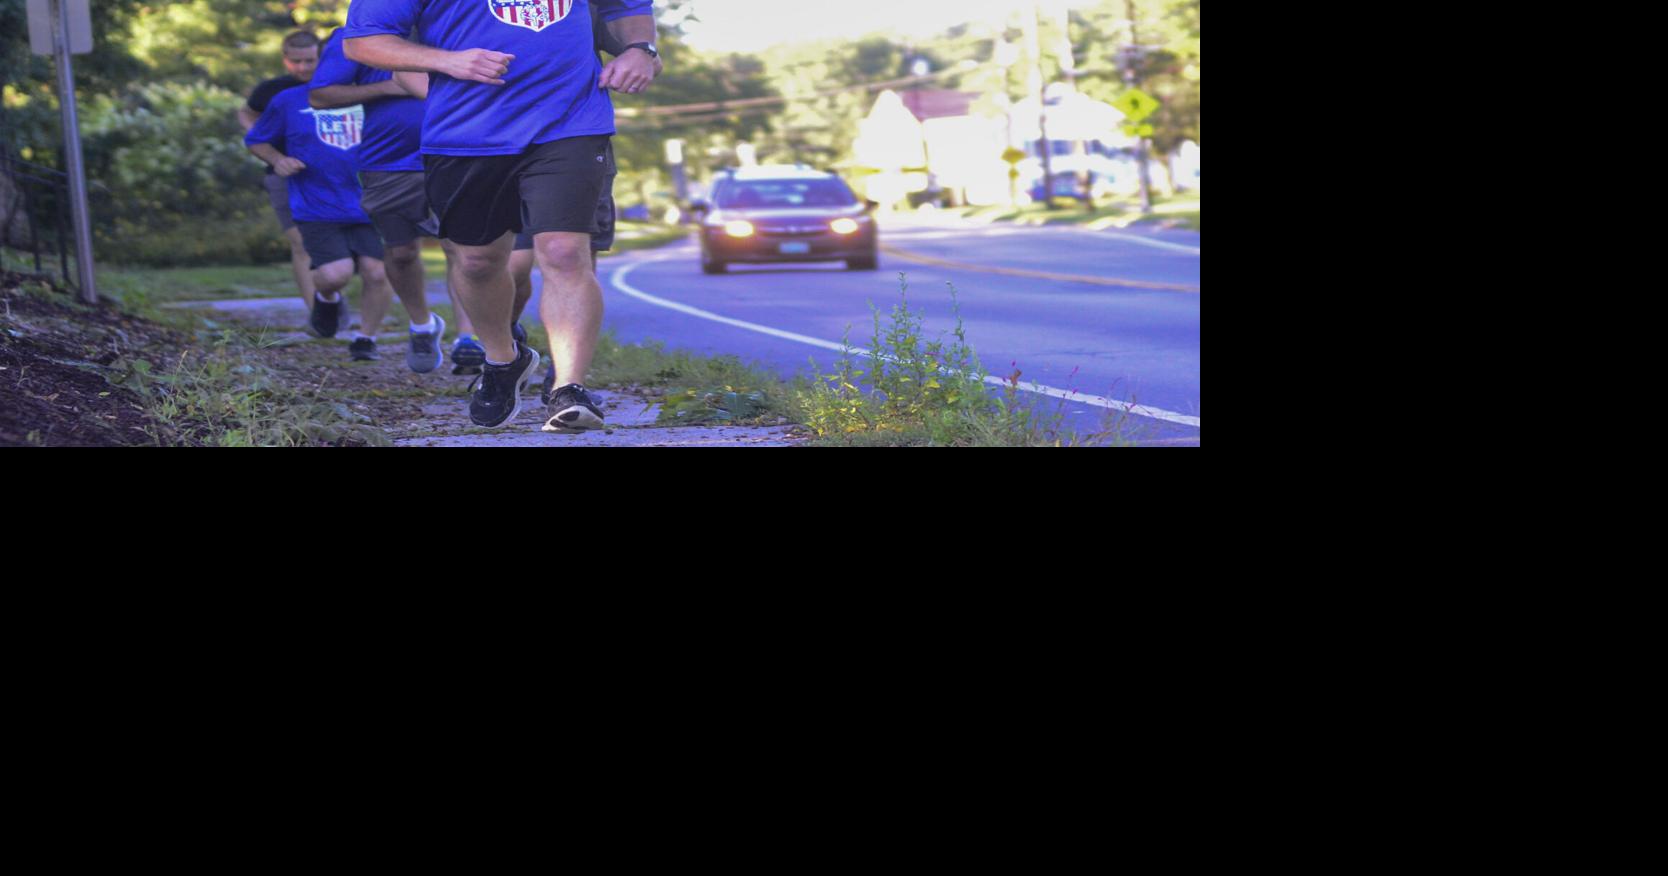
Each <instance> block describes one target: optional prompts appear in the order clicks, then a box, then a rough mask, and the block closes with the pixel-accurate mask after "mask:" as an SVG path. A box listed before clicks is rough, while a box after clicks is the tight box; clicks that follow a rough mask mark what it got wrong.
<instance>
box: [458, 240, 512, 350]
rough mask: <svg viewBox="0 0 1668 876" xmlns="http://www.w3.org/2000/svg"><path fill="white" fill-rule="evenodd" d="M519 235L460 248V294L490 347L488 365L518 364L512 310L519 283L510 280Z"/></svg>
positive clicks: (464, 306)
mask: <svg viewBox="0 0 1668 876" xmlns="http://www.w3.org/2000/svg"><path fill="white" fill-rule="evenodd" d="M514 246H515V235H514V234H513V233H509V232H506V233H505V234H504V235H503V236H502V237H500V238H498V239H497V240H496V241H493V242H492V243H489V244H487V245H485V246H462V245H459V246H458V248H457V249H458V269H457V281H458V282H457V293H458V299H459V300H460V302H461V303H462V304H463V309H464V311H466V312H467V313H468V314H469V320H470V322H472V323H474V328H475V332H476V336H477V337H479V338H480V339H481V346H483V347H485V348H486V352H487V361H488V362H500V363H508V362H513V361H515V357H516V349H515V339H514V338H513V337H512V336H511V335H510V316H511V313H510V307H511V305H512V304H514V302H515V283H514V282H513V281H512V280H511V279H510V267H509V262H510V251H511V249H512V248H513V247H514Z"/></svg>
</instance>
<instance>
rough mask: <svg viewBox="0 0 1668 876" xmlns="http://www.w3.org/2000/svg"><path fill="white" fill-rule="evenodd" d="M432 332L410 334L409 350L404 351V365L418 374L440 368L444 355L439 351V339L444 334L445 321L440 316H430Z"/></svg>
mask: <svg viewBox="0 0 1668 876" xmlns="http://www.w3.org/2000/svg"><path fill="white" fill-rule="evenodd" d="M432 316H433V318H434V331H433V332H430V333H427V334H424V333H421V332H412V333H411V348H410V349H408V350H406V351H405V364H406V365H407V366H408V367H409V368H410V369H411V370H412V371H415V372H417V373H418V374H427V373H429V372H430V371H433V370H434V369H436V368H439V367H440V363H441V362H442V361H444V359H445V354H444V353H442V352H441V350H440V337H441V335H444V334H446V320H444V319H441V318H440V314H438V313H436V314H432Z"/></svg>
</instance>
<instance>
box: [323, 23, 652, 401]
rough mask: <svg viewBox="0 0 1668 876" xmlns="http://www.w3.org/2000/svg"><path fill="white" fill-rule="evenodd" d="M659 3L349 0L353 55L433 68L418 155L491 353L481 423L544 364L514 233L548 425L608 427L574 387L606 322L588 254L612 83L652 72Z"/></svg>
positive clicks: (620, 87)
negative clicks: (595, 30) (527, 336)
mask: <svg viewBox="0 0 1668 876" xmlns="http://www.w3.org/2000/svg"><path fill="white" fill-rule="evenodd" d="M653 11H654V10H653V4H652V3H651V2H650V0H355V2H354V3H353V5H352V6H351V7H350V8H349V10H348V24H347V27H346V28H345V29H344V30H343V31H342V36H343V37H344V38H345V39H346V43H345V46H344V48H345V49H346V51H347V56H348V57H349V58H352V59H353V60H356V61H359V62H360V63H363V64H368V65H370V66H373V67H378V68H381V69H385V70H413V71H423V72H427V73H429V74H431V76H430V80H431V84H430V92H429V98H428V113H427V116H426V117H425V120H424V124H423V147H422V149H423V163H424V169H425V173H426V182H427V188H428V193H429V203H430V204H431V205H433V207H434V209H435V211H436V212H437V213H438V214H439V217H440V233H441V235H442V236H444V237H446V238H447V239H449V240H451V241H452V242H453V243H454V244H457V245H458V250H459V253H460V256H461V261H462V264H461V267H460V270H459V271H458V276H457V278H456V279H457V281H458V292H459V297H461V298H462V299H463V304H464V306H465V307H466V308H468V310H469V315H470V316H471V317H472V318H473V320H474V323H475V327H476V329H477V331H479V333H480V337H481V341H482V342H483V345H484V346H485V347H486V351H487V366H486V368H485V371H484V372H483V374H482V379H481V384H480V388H479V389H478V390H477V391H476V392H475V395H474V398H473V399H472V400H471V403H470V416H471V418H472V419H473V420H474V421H475V422H476V423H477V424H479V425H482V426H487V427H498V426H502V425H504V424H506V423H508V422H509V421H510V420H512V419H513V418H514V417H515V415H516V414H517V413H519V411H520V408H521V403H520V392H521V389H522V388H523V387H525V386H526V384H527V382H528V381H529V380H530V379H531V378H532V376H533V374H534V373H535V371H536V370H537V368H538V364H539V357H538V354H537V353H536V352H534V351H533V350H531V349H529V348H528V347H527V345H526V344H525V343H522V342H520V341H517V340H515V338H514V337H513V336H512V335H511V333H510V331H509V327H510V323H511V320H512V316H513V314H512V312H511V307H512V306H513V303H514V302H513V299H514V294H515V293H514V287H513V284H512V283H511V280H510V275H509V271H508V270H507V269H506V265H507V263H508V261H509V255H510V252H511V249H512V247H513V246H514V243H515V237H514V234H515V233H519V232H524V231H525V232H528V233H530V234H532V235H533V240H534V254H535V256H536V258H537V260H538V262H539V267H540V269H541V270H542V271H543V272H544V289H545V294H544V295H543V296H542V300H541V305H540V315H541V316H542V317H543V319H544V323H545V328H546V330H547V331H548V333H549V335H550V341H551V358H552V361H553V362H554V363H555V366H556V371H557V374H558V375H559V377H560V379H561V380H563V381H565V384H564V385H563V386H561V387H560V388H558V389H557V390H556V392H555V393H554V394H553V398H552V404H551V408H552V412H551V416H550V418H549V420H548V421H547V422H546V424H545V428H546V429H547V430H550V431H569V430H573V429H585V428H601V427H602V425H603V417H602V414H601V411H600V410H599V409H598V407H597V405H596V404H595V402H594V400H593V399H592V398H591V397H590V395H589V394H588V393H587V392H586V391H585V388H584V385H583V383H584V379H585V372H586V370H587V369H588V368H589V367H590V363H591V357H592V355H593V354H594V352H595V350H596V340H597V335H598V333H599V331H600V330H601V327H602V289H601V287H600V286H599V285H598V284H597V281H596V276H595V274H594V273H593V271H592V269H591V256H590V252H589V250H590V239H591V232H592V231H593V230H594V229H595V228H596V221H595V220H596V216H595V214H596V204H597V200H598V198H599V197H600V195H601V193H602V189H603V186H604V184H605V181H606V177H607V174H608V170H609V166H610V165H609V161H608V148H609V138H610V137H611V136H612V135H613V133H614V112H613V103H612V101H611V100H610V99H609V97H608V89H614V90H617V91H622V92H625V93H631V94H635V93H638V92H641V91H642V90H643V89H645V88H647V87H648V85H649V83H650V82H651V81H652V80H653V79H654V76H655V60H656V58H657V57H658V51H657V49H656V48H655V45H654V15H653ZM593 14H595V15H597V16H599V17H601V19H602V20H603V21H604V22H605V23H606V24H607V26H608V28H609V30H610V32H611V33H612V34H614V35H615V36H616V37H617V38H618V39H619V40H620V41H621V42H622V43H623V44H624V46H625V50H624V53H623V54H621V55H620V56H619V57H618V58H615V59H614V60H613V61H611V62H609V63H608V64H607V65H606V66H604V65H603V64H602V63H601V62H600V61H599V60H598V58H597V56H596V53H595V52H594V51H593V50H592V33H591V16H592V15H593ZM413 31H415V32H416V41H415V42H413V41H411V40H408V39H407V38H406V37H407V35H408V34H412V33H413Z"/></svg>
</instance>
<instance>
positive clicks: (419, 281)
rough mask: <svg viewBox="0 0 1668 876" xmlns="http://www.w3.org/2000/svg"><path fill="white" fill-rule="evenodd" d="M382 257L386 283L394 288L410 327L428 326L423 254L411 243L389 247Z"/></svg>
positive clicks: (427, 302)
mask: <svg viewBox="0 0 1668 876" xmlns="http://www.w3.org/2000/svg"><path fill="white" fill-rule="evenodd" d="M384 255H386V256H387V259H386V270H387V274H388V283H389V285H391V286H392V287H393V288H394V294H395V295H398V296H399V298H400V303H401V304H403V305H405V312H406V314H407V315H408V316H409V317H410V318H411V324H412V325H428V323H429V299H428V295H427V293H426V291H425V290H424V289H423V253H422V250H421V249H419V248H418V245H417V242H416V241H412V242H411V243H408V244H406V245H405V246H390V247H388V250H387V252H386V253H384Z"/></svg>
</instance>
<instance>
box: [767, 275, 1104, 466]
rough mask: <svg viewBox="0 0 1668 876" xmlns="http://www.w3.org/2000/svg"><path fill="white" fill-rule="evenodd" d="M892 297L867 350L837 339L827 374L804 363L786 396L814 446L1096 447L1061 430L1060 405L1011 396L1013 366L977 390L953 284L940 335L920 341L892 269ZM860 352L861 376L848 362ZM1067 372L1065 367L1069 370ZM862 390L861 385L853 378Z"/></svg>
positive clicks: (918, 320)
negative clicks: (995, 385) (799, 382)
mask: <svg viewBox="0 0 1668 876" xmlns="http://www.w3.org/2000/svg"><path fill="white" fill-rule="evenodd" d="M898 280H899V286H900V293H899V297H900V301H899V302H898V304H896V305H894V306H893V307H892V310H891V312H890V314H889V315H888V317H887V319H886V320H885V321H884V322H883V321H882V316H881V312H880V310H879V308H877V307H875V306H874V305H873V303H871V304H870V305H869V309H870V311H871V312H872V313H873V315H874V340H873V346H872V347H871V348H870V349H868V350H859V349H857V348H855V347H853V346H852V345H851V329H850V327H849V326H848V327H847V329H846V334H845V336H844V337H842V338H841V342H840V357H839V358H838V359H837V360H835V364H834V371H833V373H831V374H823V373H822V372H821V370H820V369H819V368H818V367H817V365H816V362H815V361H814V360H813V361H812V363H811V369H812V375H813V379H812V380H811V382H810V383H809V385H807V386H806V387H804V388H802V389H801V390H800V391H799V392H798V393H797V394H796V399H795V401H796V403H797V406H798V410H799V415H800V421H801V422H803V423H804V424H805V425H806V426H807V427H809V428H810V429H811V431H812V432H814V433H815V434H816V435H817V437H818V439H819V441H818V443H822V444H836V445H843V446H859V445H861V446H875V445H885V446H921V445H927V446H955V447H1059V446H1066V445H1079V444H1091V443H1103V442H1102V439H1103V438H1104V437H1106V436H1105V435H1103V434H1102V433H1095V434H1094V435H1077V434H1074V433H1072V432H1071V431H1070V430H1068V429H1066V428H1065V427H1064V426H1063V425H1062V424H1063V423H1064V421H1065V401H1064V400H1062V401H1061V402H1060V403H1059V404H1058V405H1056V406H1055V409H1054V410H1053V411H1051V412H1045V411H1043V410H1041V409H1039V408H1038V407H1036V406H1034V405H1031V404H1028V403H1026V402H1023V401H1021V399H1020V397H1019V393H1020V379H1019V378H1020V371H1019V368H1018V366H1017V364H1016V365H1015V366H1014V370H1013V371H1012V372H1011V373H1010V374H1009V375H1008V377H1007V378H1005V379H1004V380H1003V384H1002V390H1001V392H1000V393H998V394H995V395H993V394H992V393H991V392H990V391H989V390H988V389H987V388H986V380H987V378H986V371H985V368H984V365H983V364H982V363H981V362H980V361H979V356H978V354H977V353H976V352H975V351H974V349H973V346H972V344H970V343H968V340H967V329H966V326H965V325H964V323H963V321H962V317H961V306H960V303H959V302H958V301H957V299H956V289H955V286H954V285H949V284H947V285H949V290H950V306H951V312H952V314H953V315H954V316H955V328H954V329H953V330H951V332H950V338H949V339H946V338H945V337H944V336H943V335H940V336H939V338H938V339H936V340H932V341H927V340H925V339H924V335H925V333H924V330H923V325H924V320H925V313H924V311H916V310H913V309H911V308H910V306H909V280H908V278H907V277H906V276H904V275H902V274H900V275H898ZM859 354H861V355H865V356H867V357H868V361H869V372H868V374H867V375H866V376H867V378H868V379H867V381H864V377H865V374H864V372H863V371H862V370H861V369H859V368H858V367H857V361H856V357H857V355H859ZM1075 373H1076V372H1073V374H1075ZM864 382H866V383H867V384H868V386H869V388H868V389H867V390H865V389H863V383H864Z"/></svg>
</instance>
